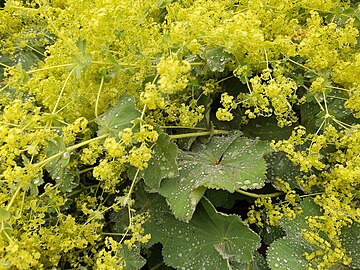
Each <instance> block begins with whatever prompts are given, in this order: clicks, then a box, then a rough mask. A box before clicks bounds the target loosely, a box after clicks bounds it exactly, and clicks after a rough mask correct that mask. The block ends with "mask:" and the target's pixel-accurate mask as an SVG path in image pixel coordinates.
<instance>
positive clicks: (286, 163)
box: [265, 152, 301, 188]
mask: <svg viewBox="0 0 360 270" xmlns="http://www.w3.org/2000/svg"><path fill="white" fill-rule="evenodd" d="M265 160H266V163H267V165H268V170H267V173H266V178H267V180H268V181H269V182H274V181H275V180H276V178H281V179H282V180H284V181H286V182H288V183H289V184H290V187H291V188H296V187H297V186H298V185H297V182H296V176H299V175H301V172H300V167H299V166H298V165H295V164H294V163H292V162H291V161H290V160H289V158H288V157H287V156H286V155H285V154H284V153H283V152H272V153H270V154H269V155H267V156H265Z"/></svg>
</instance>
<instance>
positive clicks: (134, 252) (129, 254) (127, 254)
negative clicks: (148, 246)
mask: <svg viewBox="0 0 360 270" xmlns="http://www.w3.org/2000/svg"><path fill="white" fill-rule="evenodd" d="M119 253H120V254H121V255H122V256H121V257H122V260H124V262H125V263H124V268H123V269H124V270H138V269H141V267H143V266H144V265H145V263H146V260H145V259H144V257H143V256H141V255H140V249H139V248H138V247H134V248H132V249H128V248H127V246H123V248H122V249H121V250H120V251H119Z"/></svg>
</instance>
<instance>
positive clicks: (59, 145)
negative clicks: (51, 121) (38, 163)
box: [45, 137, 78, 192]
mask: <svg viewBox="0 0 360 270" xmlns="http://www.w3.org/2000/svg"><path fill="white" fill-rule="evenodd" d="M65 150H66V145H65V142H64V139H63V138H62V137H56V138H55V139H52V140H51V141H49V142H48V145H47V148H46V151H45V152H46V156H47V157H52V156H54V155H56V154H58V153H61V152H63V153H62V155H61V156H59V157H57V158H55V159H53V160H51V161H50V162H48V163H47V164H46V166H45V168H46V170H47V171H48V173H49V174H50V176H51V177H52V178H53V179H54V180H55V181H56V182H57V183H61V185H60V189H61V190H63V191H67V192H71V191H72V190H73V189H74V188H75V187H77V186H78V183H77V181H78V174H77V173H76V171H73V170H70V169H69V168H68V164H69V162H70V157H71V153H70V152H67V151H65Z"/></svg>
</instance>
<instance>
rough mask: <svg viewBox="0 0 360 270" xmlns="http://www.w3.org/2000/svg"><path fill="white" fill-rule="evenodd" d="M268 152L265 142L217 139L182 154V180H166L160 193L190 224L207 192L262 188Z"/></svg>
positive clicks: (182, 218)
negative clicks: (265, 157) (208, 189)
mask: <svg viewBox="0 0 360 270" xmlns="http://www.w3.org/2000/svg"><path fill="white" fill-rule="evenodd" d="M269 151H270V148H269V146H268V145H267V143H266V142H263V141H259V140H251V139H248V138H244V137H238V136H237V135H233V136H227V137H219V136H214V137H212V139H211V140H210V142H209V143H208V144H206V145H205V144H197V145H196V146H195V147H194V149H193V151H191V152H190V151H179V156H178V166H179V172H180V174H179V176H178V177H176V178H166V179H164V180H163V181H162V184H161V187H160V189H159V190H158V192H159V193H160V194H161V195H162V196H164V197H166V199H167V202H168V203H169V204H170V207H171V209H172V210H173V211H174V215H175V217H176V218H178V219H181V220H184V221H188V220H190V219H191V216H192V214H193V212H194V211H195V207H196V205H197V203H198V202H199V201H200V199H201V197H202V195H203V194H204V192H205V191H206V188H212V189H223V190H227V191H229V192H234V191H235V190H237V189H240V188H242V189H254V188H261V187H263V186H264V184H265V173H266V163H265V160H264V158H263V156H264V155H265V154H266V153H268V152H269Z"/></svg>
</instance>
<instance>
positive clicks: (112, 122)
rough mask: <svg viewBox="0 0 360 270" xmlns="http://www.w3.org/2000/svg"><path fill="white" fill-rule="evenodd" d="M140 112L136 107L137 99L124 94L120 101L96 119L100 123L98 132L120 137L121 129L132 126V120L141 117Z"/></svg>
mask: <svg viewBox="0 0 360 270" xmlns="http://www.w3.org/2000/svg"><path fill="white" fill-rule="evenodd" d="M140 115H141V114H140V112H139V111H138V110H137V109H136V108H135V99H134V98H133V97H132V96H129V95H124V96H122V97H121V98H120V100H119V102H118V103H117V104H116V105H115V106H114V107H112V108H111V109H109V110H107V111H106V112H105V113H104V114H103V115H101V116H100V117H99V119H96V122H97V124H98V125H99V130H98V132H97V134H98V135H99V136H101V135H103V134H109V135H110V137H118V133H119V131H121V130H123V129H124V128H131V127H132V125H133V124H132V121H134V120H135V119H136V118H138V117H140Z"/></svg>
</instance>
